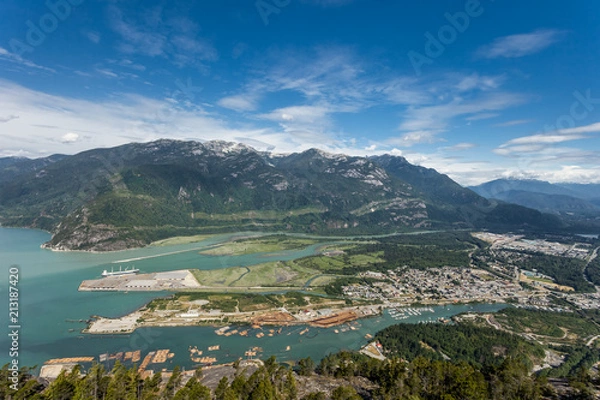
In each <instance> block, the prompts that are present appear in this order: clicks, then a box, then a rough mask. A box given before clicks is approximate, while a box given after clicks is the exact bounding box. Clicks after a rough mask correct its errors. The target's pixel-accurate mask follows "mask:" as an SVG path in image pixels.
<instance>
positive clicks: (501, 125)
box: [494, 119, 534, 127]
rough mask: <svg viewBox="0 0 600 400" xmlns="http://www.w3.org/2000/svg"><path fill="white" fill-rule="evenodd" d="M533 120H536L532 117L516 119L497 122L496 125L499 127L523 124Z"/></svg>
mask: <svg viewBox="0 0 600 400" xmlns="http://www.w3.org/2000/svg"><path fill="white" fill-rule="evenodd" d="M533 121H534V120H532V119H515V120H511V121H506V122H501V123H499V124H496V125H494V126H497V127H507V126H515V125H523V124H528V123H530V122H533Z"/></svg>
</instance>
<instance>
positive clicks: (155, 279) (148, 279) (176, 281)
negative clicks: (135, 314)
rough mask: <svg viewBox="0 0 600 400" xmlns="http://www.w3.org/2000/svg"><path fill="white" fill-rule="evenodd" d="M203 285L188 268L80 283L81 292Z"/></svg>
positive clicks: (195, 287) (148, 289) (194, 287)
mask: <svg viewBox="0 0 600 400" xmlns="http://www.w3.org/2000/svg"><path fill="white" fill-rule="evenodd" d="M200 287H201V285H200V284H199V283H198V281H197V280H196V278H195V277H194V275H193V274H192V273H191V272H190V271H189V270H187V269H184V270H177V271H168V272H157V273H152V274H137V275H134V274H131V275H116V276H107V277H104V278H101V279H92V280H85V281H83V282H82V283H81V285H79V289H78V290H79V291H80V292H129V291H140V292H147V291H153V292H154V291H162V290H177V289H198V288H200Z"/></svg>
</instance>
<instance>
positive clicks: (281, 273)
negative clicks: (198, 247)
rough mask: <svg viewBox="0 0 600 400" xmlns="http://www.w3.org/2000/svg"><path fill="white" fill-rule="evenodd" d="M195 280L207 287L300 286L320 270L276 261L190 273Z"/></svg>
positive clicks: (320, 279)
mask: <svg viewBox="0 0 600 400" xmlns="http://www.w3.org/2000/svg"><path fill="white" fill-rule="evenodd" d="M192 273H193V274H194V276H195V277H196V280H198V282H199V283H200V284H201V285H203V286H208V287H220V288H244V287H255V286H276V287H297V288H301V287H303V286H304V285H305V284H306V282H307V281H309V280H310V279H311V278H314V277H316V276H319V275H321V271H318V270H315V269H312V268H308V267H306V266H303V265H300V264H298V263H296V262H294V261H287V262H282V261H277V262H270V263H265V264H258V265H253V266H250V267H232V268H224V269H218V270H192ZM332 279H334V277H321V276H319V277H318V278H317V282H312V283H311V286H317V283H318V284H319V285H321V284H325V283H328V282H329V281H331V280H332Z"/></svg>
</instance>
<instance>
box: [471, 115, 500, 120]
mask: <svg viewBox="0 0 600 400" xmlns="http://www.w3.org/2000/svg"><path fill="white" fill-rule="evenodd" d="M498 116H500V114H499V113H481V114H475V115H471V116H469V117H467V118H465V120H467V121H479V120H482V119H490V118H496V117H498Z"/></svg>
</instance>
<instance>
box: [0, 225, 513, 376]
mask: <svg viewBox="0 0 600 400" xmlns="http://www.w3.org/2000/svg"><path fill="white" fill-rule="evenodd" d="M238 235H241V234H238ZM233 236H235V235H231V234H229V235H221V236H216V237H212V238H210V239H207V240H205V241H203V242H200V243H192V244H186V245H176V246H167V247H148V248H144V249H137V250H128V251H121V252H112V253H88V252H53V251H49V250H44V249H41V248H40V245H41V244H42V243H44V242H45V241H47V240H48V239H50V235H49V234H48V233H46V232H42V231H36V230H28V229H12V228H0V256H1V259H2V261H1V266H0V274H1V275H0V282H1V284H0V298H1V299H2V300H0V305H1V308H0V315H2V318H0V321H3V322H4V321H7V317H8V276H9V272H8V271H9V268H10V267H11V266H13V265H16V266H18V268H19V270H20V280H19V293H20V298H19V303H20V304H19V308H20V309H19V311H20V314H19V319H20V321H19V322H20V325H21V335H20V343H19V344H20V352H19V362H20V365H22V366H24V365H28V366H33V365H41V364H43V362H44V361H46V360H48V359H50V358H63V357H76V356H98V355H99V354H102V353H116V352H118V351H129V350H142V353H145V352H148V351H153V350H158V349H164V348H169V349H171V351H172V352H174V353H175V357H174V358H172V359H171V360H169V361H168V362H167V363H166V364H165V365H162V367H166V368H169V367H170V366H172V365H175V364H177V365H181V366H185V367H188V368H190V367H193V365H194V363H193V362H192V361H191V360H190V358H189V352H188V348H189V346H197V347H198V349H200V350H203V351H204V354H203V356H211V357H216V358H217V360H218V362H228V361H234V360H235V359H237V358H238V357H241V356H243V355H244V352H245V351H246V350H248V349H249V348H250V347H254V346H257V347H261V348H262V349H263V352H262V353H259V355H261V356H263V357H268V356H270V355H275V356H277V358H278V359H279V360H281V361H288V360H295V359H298V358H302V357H306V356H311V357H313V358H314V359H317V360H318V359H320V358H321V357H323V356H324V355H325V354H328V353H330V352H335V351H338V350H341V349H358V348H360V346H362V345H363V344H365V343H366V342H367V340H366V339H365V338H364V336H365V334H367V333H369V334H374V333H375V332H377V331H378V330H380V329H382V328H384V327H386V326H389V325H391V324H394V323H397V321H395V320H394V319H392V318H391V317H390V316H389V315H388V314H387V313H386V314H385V315H382V316H378V317H373V318H369V319H363V320H360V321H358V322H355V323H354V324H353V325H352V327H353V328H354V329H350V327H349V326H345V327H338V328H337V329H338V330H345V332H340V333H338V334H336V333H335V332H334V329H333V328H332V329H317V328H310V330H309V331H308V332H305V333H304V334H303V335H300V332H302V331H303V330H304V327H290V328H283V329H282V330H281V333H279V334H277V333H275V334H274V335H273V336H272V337H269V336H268V333H269V332H268V329H265V330H264V331H263V332H264V333H266V334H267V335H265V336H264V337H263V338H257V337H256V336H255V334H256V333H258V332H259V331H258V330H250V332H249V336H248V337H241V336H238V335H233V336H229V337H225V336H217V335H216V334H215V333H214V330H215V328H212V327H174V328H144V329H139V330H137V331H136V332H134V333H132V334H130V335H85V334H82V333H81V332H80V331H81V329H83V328H84V327H85V323H84V322H79V320H86V319H88V318H89V317H90V316H92V315H102V316H106V317H118V316H122V315H124V314H126V313H129V312H131V311H133V310H135V309H137V308H139V307H140V306H142V305H143V304H145V303H146V302H148V301H149V300H151V299H152V298H155V297H158V296H165V295H167V294H168V293H165V292H160V293H120V292H115V293H100V292H78V291H77V288H78V286H79V284H80V283H81V281H82V280H85V279H93V278H97V277H99V276H100V274H101V272H102V270H104V269H110V268H111V267H117V268H118V266H119V265H123V266H128V267H131V266H133V267H135V268H139V269H140V270H141V272H153V271H165V270H175V269H186V268H200V269H218V268H227V267H231V266H246V265H252V264H257V263H261V262H266V261H274V260H290V259H294V258H298V257H304V256H308V255H312V254H315V253H316V252H317V250H318V248H319V247H320V245H313V246H309V247H307V248H306V249H303V250H300V251H285V252H277V253H274V254H253V255H244V256H218V257H215V256H206V255H202V254H199V253H198V252H199V251H200V250H201V249H204V248H206V246H211V245H213V244H215V243H219V242H222V241H225V240H228V239H230V238H231V237H233ZM502 307H503V306H502V305H485V304H483V305H474V306H449V307H441V306H440V307H434V313H429V312H426V313H424V314H423V315H422V316H419V317H417V316H414V317H410V318H408V319H406V320H403V321H402V322H403V323H416V322H419V321H426V320H427V319H432V320H435V319H436V318H438V317H449V316H452V315H455V314H458V313H460V312H464V311H469V310H471V311H496V310H498V309H500V308H502ZM3 325H5V326H6V328H5V330H6V332H8V322H6V323H4V324H3ZM244 329H245V328H244ZM240 330H241V328H240ZM216 344H219V345H220V346H221V348H220V350H218V351H214V352H208V351H207V347H208V346H212V345H216ZM287 346H290V349H289V350H287V348H286V347H287ZM9 347H10V342H9V340H8V336H7V335H6V334H3V335H2V336H0V365H2V364H4V363H6V362H8V361H9V358H8V349H9Z"/></svg>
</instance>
